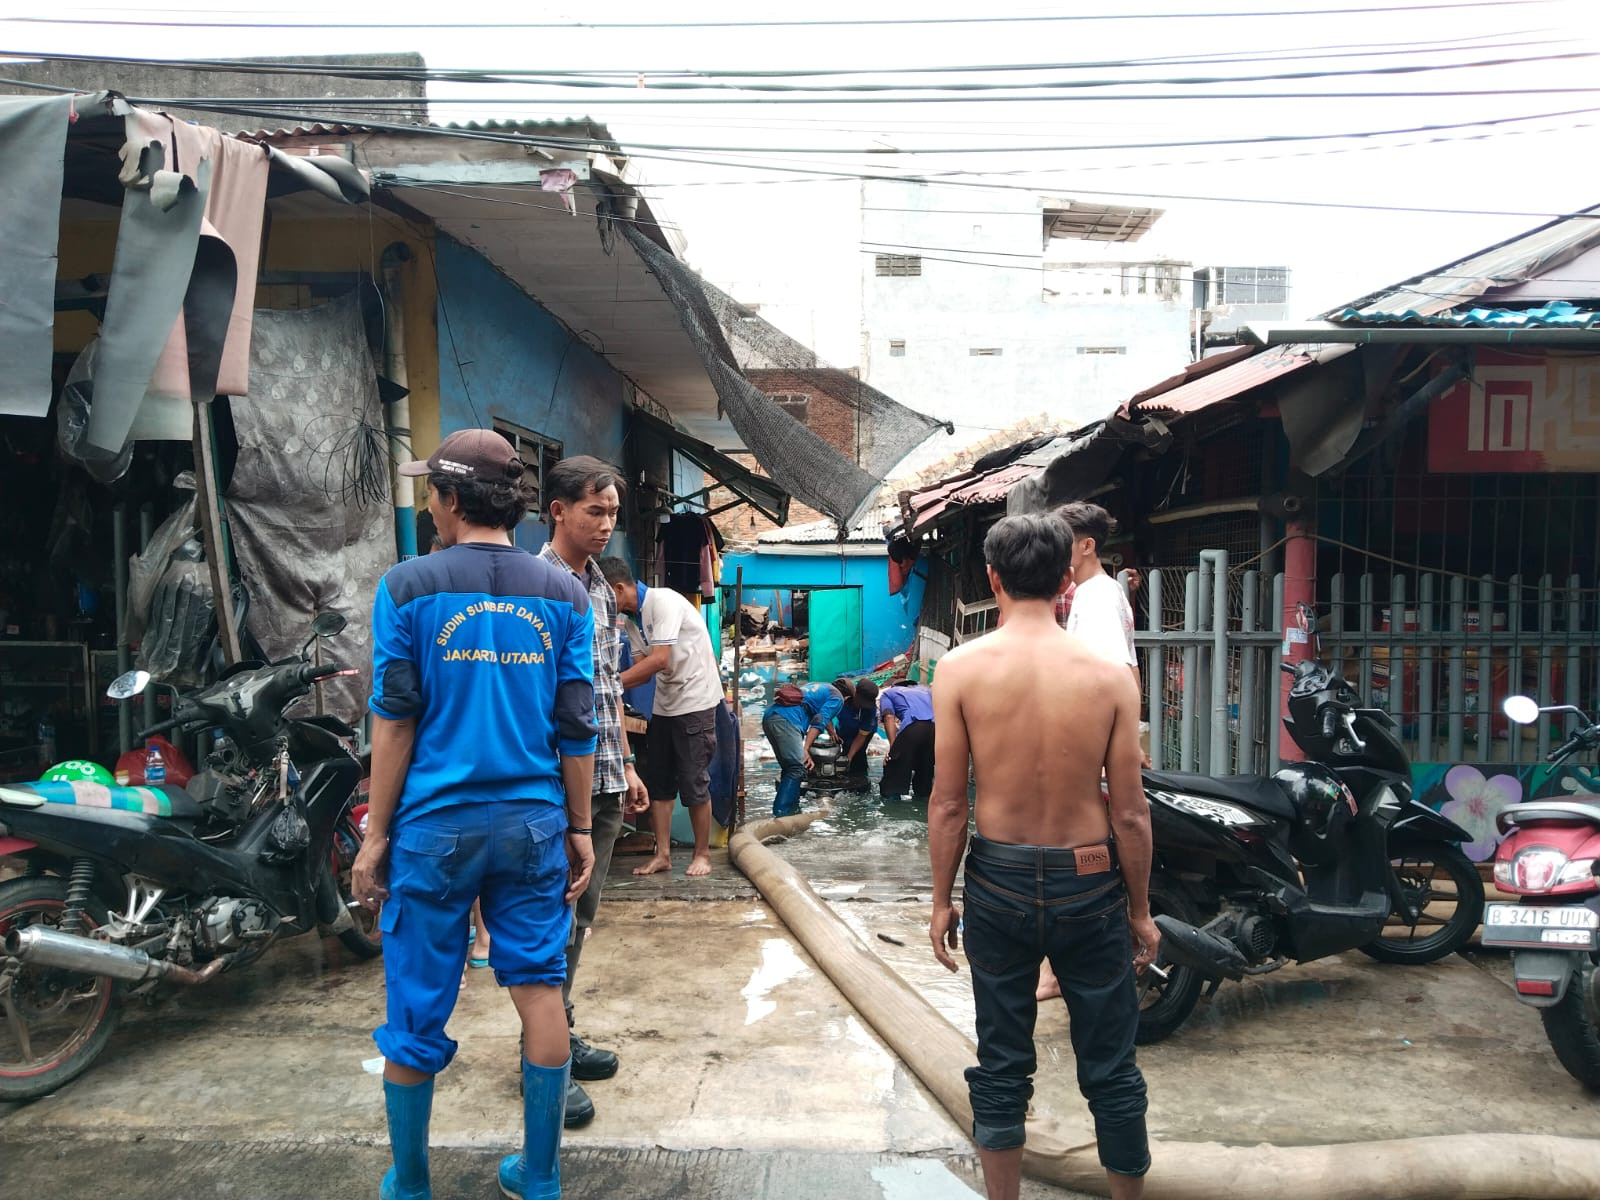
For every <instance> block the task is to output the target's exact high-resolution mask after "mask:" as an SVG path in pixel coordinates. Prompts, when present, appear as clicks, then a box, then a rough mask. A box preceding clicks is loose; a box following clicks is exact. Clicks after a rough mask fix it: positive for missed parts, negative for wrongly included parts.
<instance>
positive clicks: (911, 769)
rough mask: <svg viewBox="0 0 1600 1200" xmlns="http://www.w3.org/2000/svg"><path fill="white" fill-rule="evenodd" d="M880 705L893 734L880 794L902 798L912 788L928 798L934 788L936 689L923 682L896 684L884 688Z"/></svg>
mask: <svg viewBox="0 0 1600 1200" xmlns="http://www.w3.org/2000/svg"><path fill="white" fill-rule="evenodd" d="M878 707H879V711H880V712H881V713H882V714H883V731H884V733H886V734H888V736H889V757H888V758H886V759H884V760H883V780H882V782H880V783H879V785H878V792H879V794H880V795H882V796H883V797H884V798H885V799H888V800H898V799H899V798H901V797H902V796H904V795H905V794H906V792H907V791H910V793H911V796H912V798H913V799H916V800H926V799H927V798H928V796H929V794H930V793H931V792H932V791H933V693H932V692H931V691H930V690H929V689H928V688H925V687H923V686H922V685H921V684H916V683H901V684H896V685H894V686H892V687H886V688H884V689H883V695H882V698H881V699H880V700H879V701H878Z"/></svg>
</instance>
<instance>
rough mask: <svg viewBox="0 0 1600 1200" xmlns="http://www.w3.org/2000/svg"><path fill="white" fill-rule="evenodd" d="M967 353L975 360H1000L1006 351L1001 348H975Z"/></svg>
mask: <svg viewBox="0 0 1600 1200" xmlns="http://www.w3.org/2000/svg"><path fill="white" fill-rule="evenodd" d="M967 353H968V354H970V355H971V356H972V357H973V358H999V357H1000V356H1001V355H1002V354H1004V353H1005V351H1004V350H1002V349H1001V348H1000V347H999V346H974V347H973V348H972V349H970V350H968V351H967Z"/></svg>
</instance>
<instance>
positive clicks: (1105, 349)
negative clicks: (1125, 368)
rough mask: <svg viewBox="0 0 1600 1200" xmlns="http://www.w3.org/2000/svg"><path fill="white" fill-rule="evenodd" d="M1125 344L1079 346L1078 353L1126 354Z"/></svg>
mask: <svg viewBox="0 0 1600 1200" xmlns="http://www.w3.org/2000/svg"><path fill="white" fill-rule="evenodd" d="M1127 352H1128V348H1127V347H1126V346H1079V347H1078V353H1079V354H1126V353H1127Z"/></svg>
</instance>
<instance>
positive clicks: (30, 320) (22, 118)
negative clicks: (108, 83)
mask: <svg viewBox="0 0 1600 1200" xmlns="http://www.w3.org/2000/svg"><path fill="white" fill-rule="evenodd" d="M82 99H83V101H84V102H85V103H88V102H90V101H91V98H90V97H82ZM72 111H73V97H71V96H3V97H0V213H4V214H5V236H4V237H0V279H3V280H5V302H4V303H3V304H0V413H11V414H15V415H18V416H24V417H42V416H44V415H45V413H47V412H49V411H50V390H51V389H50V360H51V354H52V352H53V350H54V346H53V345H52V332H53V330H54V328H55V294H56V290H55V289H56V243H57V242H58V241H59V235H60V228H61V187H62V181H63V178H64V164H65V160H66V153H67V119H68V116H69V114H71V113H72Z"/></svg>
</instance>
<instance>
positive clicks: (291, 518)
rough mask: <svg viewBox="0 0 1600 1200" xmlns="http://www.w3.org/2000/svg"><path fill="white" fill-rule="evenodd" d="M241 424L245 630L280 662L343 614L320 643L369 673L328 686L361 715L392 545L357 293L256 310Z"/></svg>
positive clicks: (334, 709) (239, 520) (234, 491)
mask: <svg viewBox="0 0 1600 1200" xmlns="http://www.w3.org/2000/svg"><path fill="white" fill-rule="evenodd" d="M233 421H234V428H235V429H236V430H237V432H238V437H239V461H238V465H237V466H236V467H235V468H234V471H233V480H232V482H231V484H230V485H229V488H228V518H229V522H228V523H229V528H230V530H231V531H232V534H233V545H234V551H235V553H236V554H237V556H238V561H239V571H240V575H241V576H242V578H243V580H244V585H245V589H246V591H247V592H248V593H249V596H250V616H249V627H250V631H251V632H252V633H254V634H255V636H256V637H257V638H258V639H259V640H260V642H261V645H262V649H264V650H265V651H266V652H267V654H269V655H270V656H272V657H273V658H279V657H282V656H284V655H286V654H290V653H293V652H294V651H295V650H297V649H299V647H300V644H301V643H302V642H304V641H305V639H306V636H307V634H308V631H309V626H310V624H311V618H312V616H313V615H314V614H315V613H317V612H318V611H320V610H322V609H336V610H338V611H339V612H341V613H343V614H344V615H345V616H346V617H347V618H348V619H349V622H350V623H349V625H348V626H347V627H346V629H345V631H344V632H343V633H342V634H340V635H338V636H337V637H335V638H331V639H327V640H324V641H323V642H322V643H321V646H322V653H323V657H324V661H327V660H334V661H337V662H341V663H343V664H345V665H346V666H351V667H356V668H358V669H359V670H360V672H361V674H360V675H359V676H357V677H352V678H346V679H334V680H330V681H329V682H327V683H325V684H323V685H322V689H321V690H322V694H323V697H324V700H325V704H326V707H325V710H324V711H327V712H330V713H334V714H335V715H337V716H340V717H343V718H344V719H345V720H347V721H351V722H352V723H353V722H355V721H358V720H359V719H360V717H361V714H362V713H363V712H364V711H365V709H366V699H367V692H368V689H369V682H370V679H371V669H372V629H371V616H372V600H373V596H374V595H375V594H376V592H377V586H378V579H379V578H380V577H381V576H382V575H383V573H384V571H386V570H388V568H389V567H390V566H391V565H393V563H394V561H395V541H394V510H393V508H392V507H391V504H390V498H389V460H388V441H387V438H386V436H385V434H384V425H383V410H382V408H381V406H380V405H379V401H378V385H377V378H376V376H375V374H374V372H373V366H372V357H371V354H370V352H369V351H368V348H367V340H366V335H365V333H364V332H363V328H362V323H361V311H360V307H359V305H358V303H357V301H356V297H355V296H354V295H353V294H352V295H350V296H346V297H344V298H343V299H340V300H336V301H334V302H332V303H330V304H324V305H322V306H321V307H318V308H308V309H293V310H266V309H258V310H257V311H256V314H255V331H254V335H253V337H252V339H251V346H250V402H249V403H248V404H235V405H234V406H233Z"/></svg>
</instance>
